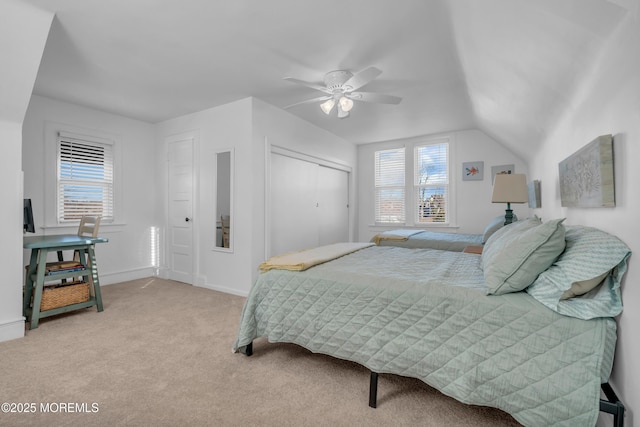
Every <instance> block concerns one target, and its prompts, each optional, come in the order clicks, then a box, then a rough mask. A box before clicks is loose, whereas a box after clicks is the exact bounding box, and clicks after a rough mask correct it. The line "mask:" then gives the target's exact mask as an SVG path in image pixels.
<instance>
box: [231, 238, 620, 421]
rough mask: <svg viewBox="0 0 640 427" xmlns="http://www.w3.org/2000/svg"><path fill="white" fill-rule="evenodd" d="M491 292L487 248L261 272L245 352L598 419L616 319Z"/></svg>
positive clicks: (244, 320) (244, 328)
mask: <svg viewBox="0 0 640 427" xmlns="http://www.w3.org/2000/svg"><path fill="white" fill-rule="evenodd" d="M485 294H486V287H485V285H484V279H483V275H482V270H481V269H480V256H478V255H474V254H467V253H461V252H448V251H440V250H432V249H405V248H398V247H380V246H374V247H370V248H366V249H362V250H360V251H357V252H354V253H352V254H350V255H347V256H344V257H341V258H339V259H336V260H334V261H330V262H327V263H325V264H321V265H318V266H316V267H313V268H310V269H308V270H306V271H302V272H291V271H283V270H272V271H269V272H267V273H263V274H261V275H260V276H259V278H258V280H257V281H256V283H255V284H254V286H253V288H252V290H251V292H250V295H249V296H248V298H247V301H246V303H245V307H244V309H243V313H242V317H241V321H240V327H239V332H238V337H237V339H236V341H235V343H234V350H235V351H240V352H243V351H244V350H245V348H246V346H247V345H248V344H249V343H251V342H252V341H253V340H254V339H255V338H257V337H266V338H267V339H268V340H269V341H270V342H289V343H295V344H298V345H300V346H303V347H305V348H307V349H309V350H311V351H313V352H317V353H323V354H327V355H331V356H334V357H337V358H340V359H345V360H350V361H354V362H357V363H359V364H361V365H363V366H365V367H367V368H369V369H370V370H372V371H374V372H378V373H392V374H397V375H403V376H408V377H414V378H419V379H421V380H422V381H424V382H425V383H427V384H429V385H431V386H433V387H435V388H437V389H438V390H440V391H441V392H442V393H444V394H446V395H449V396H452V397H454V398H455V399H457V400H459V401H461V402H464V403H467V404H475V405H484V406H492V407H497V408H500V409H502V410H504V411H506V412H508V413H510V414H511V415H512V416H513V417H514V418H515V419H516V420H518V421H519V422H520V423H522V424H524V425H525V426H549V425H559V426H563V425H564V426H581V427H582V426H593V425H595V424H596V420H597V417H598V411H599V400H600V384H601V382H606V381H607V379H608V377H609V374H610V371H611V367H612V363H613V352H614V347H615V341H616V323H615V321H614V320H613V319H610V318H598V319H592V320H581V319H576V318H571V317H567V316H563V315H560V314H558V313H555V312H554V311H552V310H550V309H548V308H546V307H545V306H544V305H542V304H540V303H539V302H537V301H536V300H535V299H533V298H532V297H531V296H530V295H528V294H527V293H525V292H518V293H513V294H507V295H501V296H488V295H485ZM283 369H285V368H284V367H283Z"/></svg>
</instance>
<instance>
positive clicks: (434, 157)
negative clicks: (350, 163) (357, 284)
mask: <svg viewBox="0 0 640 427" xmlns="http://www.w3.org/2000/svg"><path fill="white" fill-rule="evenodd" d="M404 143H405V144H406V148H405V147H400V148H393V149H385V150H380V151H375V152H374V155H375V168H374V169H375V222H376V224H390V225H392V224H404V225H408V226H429V225H436V226H441V225H450V224H451V223H452V222H453V221H455V215H454V213H453V212H452V209H451V203H450V194H449V192H450V185H449V184H450V179H449V174H450V170H449V138H447V137H442V138H438V139H431V140H428V141H427V140H425V139H417V138H416V139H414V140H412V141H411V140H405V141H404ZM405 177H406V181H407V182H405ZM411 177H413V179H412V178H411Z"/></svg>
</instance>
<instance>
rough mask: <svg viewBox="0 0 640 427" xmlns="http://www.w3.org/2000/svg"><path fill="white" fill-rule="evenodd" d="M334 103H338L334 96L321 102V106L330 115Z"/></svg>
mask: <svg viewBox="0 0 640 427" xmlns="http://www.w3.org/2000/svg"><path fill="white" fill-rule="evenodd" d="M334 105H336V101H334V100H333V98H332V99H329V100H327V101H325V102H323V103H322V104H320V108H321V109H322V111H323V112H324V113H325V114H327V115H329V113H331V110H333V106H334Z"/></svg>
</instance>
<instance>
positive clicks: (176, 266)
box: [168, 138, 195, 284]
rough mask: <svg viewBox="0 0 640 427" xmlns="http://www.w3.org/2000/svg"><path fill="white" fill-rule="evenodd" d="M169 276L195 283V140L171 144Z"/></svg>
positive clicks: (173, 278) (169, 154) (169, 172)
mask: <svg viewBox="0 0 640 427" xmlns="http://www.w3.org/2000/svg"><path fill="white" fill-rule="evenodd" d="M168 159H169V171H168V175H169V239H168V241H169V242H168V243H169V254H168V255H169V259H168V263H169V278H170V279H172V280H177V281H180V282H184V283H189V284H194V265H195V264H194V250H193V240H194V239H193V190H194V182H193V180H194V173H193V139H191V138H189V139H184V140H179V141H172V142H169V144H168Z"/></svg>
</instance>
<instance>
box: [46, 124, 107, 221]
mask: <svg viewBox="0 0 640 427" xmlns="http://www.w3.org/2000/svg"><path fill="white" fill-rule="evenodd" d="M57 188H58V203H57V205H58V221H59V222H69V221H77V220H79V219H80V217H82V216H83V215H99V216H101V217H102V221H109V220H113V212H114V206H113V143H111V142H105V141H99V140H98V139H97V138H96V140H92V138H88V137H87V138H85V137H82V136H76V135H72V134H66V133H63V132H61V133H60V134H59V137H58V186H57Z"/></svg>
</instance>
